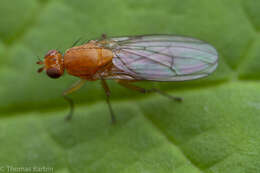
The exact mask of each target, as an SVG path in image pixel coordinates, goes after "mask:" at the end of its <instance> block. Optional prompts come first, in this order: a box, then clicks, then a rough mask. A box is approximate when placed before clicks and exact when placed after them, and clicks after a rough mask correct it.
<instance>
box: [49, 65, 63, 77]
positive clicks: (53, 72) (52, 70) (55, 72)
mask: <svg viewBox="0 0 260 173" xmlns="http://www.w3.org/2000/svg"><path fill="white" fill-rule="evenodd" d="M46 73H47V75H48V76H49V77H50V78H54V79H56V78H59V77H60V76H61V75H62V73H60V71H59V70H58V69H57V68H49V69H47V71H46Z"/></svg>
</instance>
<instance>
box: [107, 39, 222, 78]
mask: <svg viewBox="0 0 260 173" xmlns="http://www.w3.org/2000/svg"><path fill="white" fill-rule="evenodd" d="M109 41H111V42H112V43H113V44H111V49H112V50H113V52H114V55H115V57H114V58H113V64H114V65H115V67H116V68H118V69H119V70H120V71H122V72H123V73H124V75H123V76H127V77H126V79H127V78H128V79H129V78H130V77H129V76H131V77H132V78H135V79H137V80H153V81H183V80H192V79H197V78H201V77H205V76H207V75H209V74H210V73H212V72H213V71H214V70H215V69H216V67H217V61H218V54H217V51H216V49H215V48H214V47H212V46H211V45H210V44H208V43H205V42H203V41H201V40H197V39H194V38H189V37H182V36H172V35H146V36H134V37H118V38H111V39H109ZM118 73H119V72H118ZM125 74H127V75H125ZM116 76H118V77H116ZM123 76H122V75H120V74H119V75H114V78H124V77H123Z"/></svg>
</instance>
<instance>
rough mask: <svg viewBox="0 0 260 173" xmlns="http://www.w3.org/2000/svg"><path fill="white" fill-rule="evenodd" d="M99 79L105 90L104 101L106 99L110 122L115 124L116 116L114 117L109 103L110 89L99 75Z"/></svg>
mask: <svg viewBox="0 0 260 173" xmlns="http://www.w3.org/2000/svg"><path fill="white" fill-rule="evenodd" d="M100 79H101V84H102V86H103V88H104V90H105V93H106V101H107V104H108V108H109V112H110V116H111V121H112V124H115V123H116V117H115V114H114V112H113V109H112V106H111V103H110V89H109V87H108V85H107V83H106V81H105V80H104V79H103V78H102V77H100Z"/></svg>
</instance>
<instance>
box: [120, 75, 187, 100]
mask: <svg viewBox="0 0 260 173" xmlns="http://www.w3.org/2000/svg"><path fill="white" fill-rule="evenodd" d="M117 82H118V83H119V84H120V85H122V86H124V87H126V88H128V89H132V90H135V91H138V92H140V93H158V94H160V95H162V96H164V97H167V98H169V99H171V100H174V101H178V102H181V101H182V98H181V97H175V96H172V95H170V94H167V93H165V92H163V91H161V90H159V89H156V88H151V89H145V88H141V87H139V86H136V85H133V84H131V83H130V82H127V81H124V80H117Z"/></svg>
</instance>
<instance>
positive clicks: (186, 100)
mask: <svg viewBox="0 0 260 173" xmlns="http://www.w3.org/2000/svg"><path fill="white" fill-rule="evenodd" d="M259 7H260V3H259V2H258V1H257V0H247V1H242V0H229V1H226V0H211V1H206V0H196V1H193V0H183V1H178V0H161V1H156V0H150V1H148V0H142V1H138V0H125V1H122V0H109V1H106V0H100V1H93V0H87V1H84V0H74V1H70V0H23V1H21V0H13V1H12V3H10V1H8V0H1V1H0V23H1V27H0V83H1V85H0V116H1V121H0V141H1V142H0V153H1V154H0V172H15V170H14V169H15V168H17V169H18V168H24V169H25V168H27V169H33V168H35V169H36V168H38V169H40V168H42V170H41V172H43V168H45V169H49V170H47V171H45V172H55V173H68V172H75V173H78V172H91V173H94V172H97V173H105V172H111V173H117V172H120V173H121V172H122V173H128V172H131V173H133V172H149V173H152V172H154V173H158V172H162V173H167V172H174V173H201V172H203V173H232V172H234V173H256V172H260V126H259V124H260V116H259V115H260V83H259V80H260V63H259V62H260V61H259V56H260V51H259V48H258V47H259V46H260V35H259V26H260V20H259V17H260V12H259ZM102 33H106V34H107V35H108V36H121V35H136V34H160V33H161V34H177V35H187V36H191V37H195V38H199V39H202V40H205V41H207V42H209V43H211V44H212V45H214V46H215V47H216V48H217V50H218V52H219V55H220V58H219V67H218V69H217V71H216V72H215V73H214V74H212V75H211V76H209V77H208V78H205V79H201V80H195V81H187V82H177V83H174V82H165V83H158V82H141V83H139V84H138V85H140V86H144V87H147V88H151V87H155V88H160V89H162V90H165V91H167V92H168V93H169V94H172V95H177V96H180V97H183V102H182V103H178V102H173V101H171V100H168V99H167V98H164V97H162V96H159V95H156V94H148V95H141V94H139V93H135V92H134V91H129V90H127V89H124V88H122V87H120V86H118V84H116V83H115V82H114V81H109V86H110V89H111V91H112V98H111V102H112V106H113V109H114V112H115V114H116V118H117V123H116V124H115V125H112V124H111V123H110V116H109V111H108V108H107V105H106V102H105V100H104V98H105V95H104V92H103V91H102V87H100V83H99V82H88V83H87V84H86V86H85V87H83V88H82V89H81V90H80V91H78V92H76V93H73V94H72V95H71V97H72V98H73V100H75V102H76V108H75V114H74V117H73V119H72V121H69V122H66V121H65V120H64V117H65V115H66V114H67V113H68V105H67V103H66V102H65V101H64V100H63V99H62V97H61V93H62V92H63V91H64V90H65V89H66V88H68V87H70V86H71V85H72V84H73V82H75V81H76V80H77V79H76V78H75V77H72V76H69V75H65V76H64V77H62V79H59V80H52V79H49V78H48V77H47V76H46V75H45V74H38V73H37V72H36V71H37V69H38V68H39V67H38V66H37V65H36V64H35V62H36V61H37V56H39V57H40V58H41V57H43V56H44V54H45V53H46V52H47V51H48V50H50V49H59V50H61V51H65V50H66V49H67V48H70V47H71V45H72V44H73V42H74V41H75V40H77V39H78V38H80V37H82V38H83V39H86V40H88V39H96V38H100V36H101V34H102ZM16 172H17V171H16ZM20 172H28V171H26V170H21V171H20ZM31 172H39V170H38V171H37V170H32V171H31Z"/></svg>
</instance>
